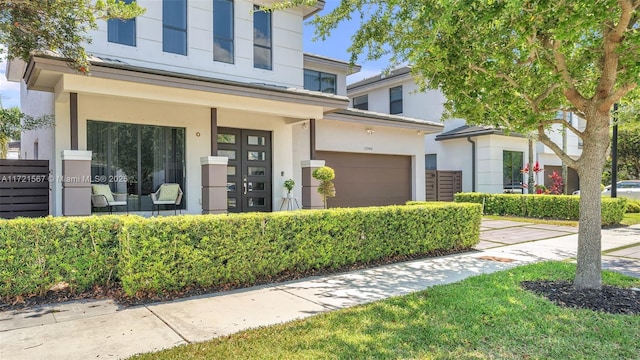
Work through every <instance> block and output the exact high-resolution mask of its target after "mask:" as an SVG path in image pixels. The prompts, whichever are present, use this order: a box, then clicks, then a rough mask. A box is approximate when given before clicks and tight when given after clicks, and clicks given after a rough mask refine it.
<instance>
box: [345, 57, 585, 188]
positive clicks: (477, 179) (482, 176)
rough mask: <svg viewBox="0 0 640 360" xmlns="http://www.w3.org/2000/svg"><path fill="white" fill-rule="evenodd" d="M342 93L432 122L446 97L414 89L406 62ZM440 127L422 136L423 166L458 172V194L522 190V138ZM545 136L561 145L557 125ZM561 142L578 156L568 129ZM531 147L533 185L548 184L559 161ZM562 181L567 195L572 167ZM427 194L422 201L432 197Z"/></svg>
mask: <svg viewBox="0 0 640 360" xmlns="http://www.w3.org/2000/svg"><path fill="white" fill-rule="evenodd" d="M347 94H348V96H349V97H350V98H351V104H352V106H353V107H354V108H358V109H363V110H369V111H376V112H382V113H388V114H396V115H403V116H409V117H412V118H418V119H424V120H427V121H434V122H439V121H441V117H442V114H443V111H444V106H443V104H444V102H445V101H446V99H445V98H444V95H443V94H442V92H440V91H438V90H428V91H419V89H418V87H417V85H416V82H415V79H414V77H413V75H412V74H411V68H410V67H408V66H405V67H402V68H398V69H395V70H393V71H391V72H389V73H388V74H379V75H377V76H373V77H370V78H367V79H364V80H361V81H358V82H355V83H352V84H350V85H348V86H347ZM559 116H562V114H560V115H559ZM567 116H570V117H571V118H570V120H571V121H572V123H573V124H574V126H576V127H579V126H580V123H579V122H580V119H579V118H577V117H573V116H572V115H570V114H569V115H567ZM443 125H444V128H443V131H442V132H441V133H439V134H426V135H425V137H424V141H425V170H438V171H461V172H462V191H464V192H471V191H474V192H487V193H502V192H504V191H515V192H520V191H524V192H526V190H525V189H522V186H521V184H523V183H525V184H526V175H525V174H522V172H521V170H522V169H523V168H524V166H525V164H526V163H528V162H529V160H528V159H529V148H530V147H529V141H528V139H527V138H526V137H525V136H522V135H520V134H515V133H509V134H506V133H504V132H503V131H501V130H499V129H494V128H488V127H482V126H472V125H469V124H467V123H466V121H465V120H464V119H450V120H446V121H444V122H443ZM548 135H549V136H550V137H551V138H552V140H554V142H556V143H557V144H559V146H561V147H562V144H563V142H562V141H563V140H562V129H561V127H560V126H554V128H553V129H552V130H550V131H549V132H548ZM565 144H566V148H567V153H568V154H570V155H571V156H576V157H577V156H579V155H580V152H581V150H580V147H579V146H578V138H577V136H575V135H574V134H571V133H570V132H568V136H567V138H566V142H565ZM533 151H534V153H533V158H534V160H533V161H534V162H536V161H537V162H539V164H540V165H541V167H542V168H543V169H544V170H543V171H542V172H540V173H538V174H537V175H536V183H538V184H545V185H547V186H549V185H550V182H551V179H550V178H549V175H550V174H551V173H552V172H553V171H557V172H558V173H560V174H561V173H562V172H561V167H562V161H561V160H560V159H559V157H558V156H557V155H555V154H554V153H553V151H552V150H551V149H549V148H548V147H546V146H544V145H542V143H534V145H533ZM566 184H567V186H568V191H569V193H571V192H572V191H574V190H576V189H577V187H578V179H577V174H576V172H575V171H574V170H573V169H569V176H568V181H566ZM430 195H432V194H427V199H430V198H432V197H431V196H430Z"/></svg>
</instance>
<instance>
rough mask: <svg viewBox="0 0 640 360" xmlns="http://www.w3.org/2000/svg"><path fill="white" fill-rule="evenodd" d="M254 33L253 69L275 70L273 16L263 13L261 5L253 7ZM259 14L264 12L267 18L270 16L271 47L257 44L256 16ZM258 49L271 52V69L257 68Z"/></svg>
mask: <svg viewBox="0 0 640 360" xmlns="http://www.w3.org/2000/svg"><path fill="white" fill-rule="evenodd" d="M253 11H254V14H253V31H254V36H253V67H254V68H256V69H263V70H273V18H272V16H271V13H270V12H265V11H261V10H260V5H253ZM259 12H263V13H265V14H267V16H269V44H271V45H270V46H266V45H260V44H256V38H255V29H256V21H255V19H256V14H258V13H259ZM256 48H261V49H267V50H269V67H262V66H256V58H255V56H256V51H255V49H256Z"/></svg>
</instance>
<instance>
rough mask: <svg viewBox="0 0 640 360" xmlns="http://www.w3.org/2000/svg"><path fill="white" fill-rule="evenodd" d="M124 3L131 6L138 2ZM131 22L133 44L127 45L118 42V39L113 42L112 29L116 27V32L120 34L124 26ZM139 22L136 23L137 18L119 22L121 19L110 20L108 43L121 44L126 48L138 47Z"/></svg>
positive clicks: (126, 1)
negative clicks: (111, 37)
mask: <svg viewBox="0 0 640 360" xmlns="http://www.w3.org/2000/svg"><path fill="white" fill-rule="evenodd" d="M121 1H124V2H125V3H126V4H131V3H133V2H136V0H121ZM128 22H131V23H133V34H132V35H133V39H132V40H133V43H131V44H129V43H125V42H120V41H117V40H118V39H113V40H111V39H110V37H109V35H110V34H111V29H112V27H113V26H116V27H117V28H118V29H117V31H115V32H116V33H119V31H120V27H121V26H122V24H125V23H128ZM137 31H138V29H137V22H136V18H132V19H127V20H119V19H109V20H107V42H110V43H112V44H120V45H125V46H133V47H136V46H137V45H136V43H137Z"/></svg>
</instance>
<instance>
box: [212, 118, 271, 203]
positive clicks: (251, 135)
mask: <svg viewBox="0 0 640 360" xmlns="http://www.w3.org/2000/svg"><path fill="white" fill-rule="evenodd" d="M218 156H226V157H228V158H229V165H228V167H227V204H228V209H229V212H249V211H271V133H270V132H268V131H259V130H245V129H231V128H218Z"/></svg>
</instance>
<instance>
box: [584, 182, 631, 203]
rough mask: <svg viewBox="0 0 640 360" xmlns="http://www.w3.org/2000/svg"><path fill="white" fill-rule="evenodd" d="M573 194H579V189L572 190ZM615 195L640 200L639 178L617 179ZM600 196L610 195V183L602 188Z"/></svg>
mask: <svg viewBox="0 0 640 360" xmlns="http://www.w3.org/2000/svg"><path fill="white" fill-rule="evenodd" d="M573 195H580V190H576V191H574V192H573ZM616 195H617V196H618V197H626V198H629V199H633V200H640V180H622V181H618V182H617V185H616ZM602 196H609V197H610V196H611V185H609V186H606V187H605V188H604V191H602Z"/></svg>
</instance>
